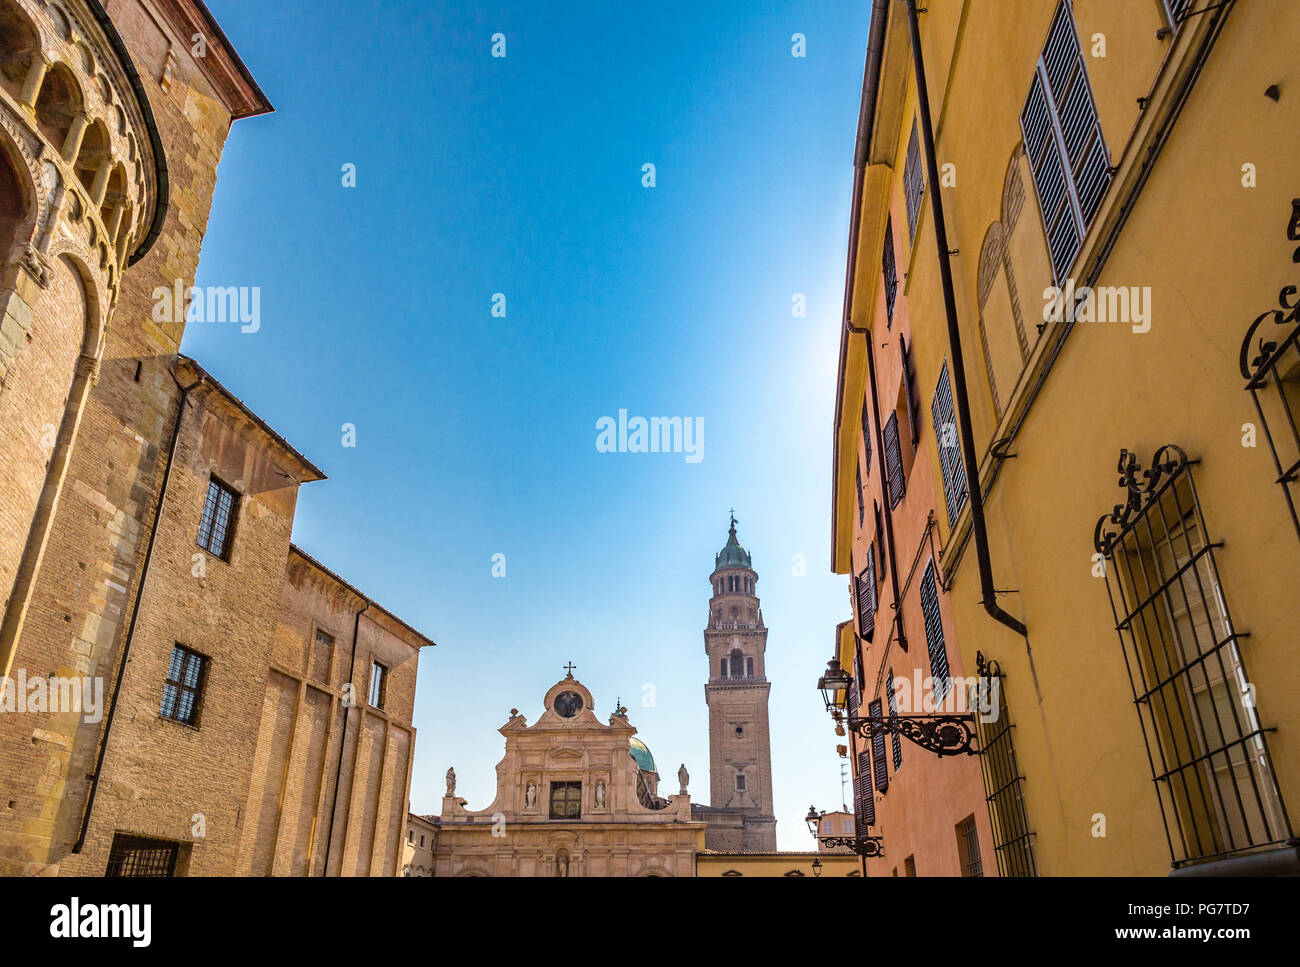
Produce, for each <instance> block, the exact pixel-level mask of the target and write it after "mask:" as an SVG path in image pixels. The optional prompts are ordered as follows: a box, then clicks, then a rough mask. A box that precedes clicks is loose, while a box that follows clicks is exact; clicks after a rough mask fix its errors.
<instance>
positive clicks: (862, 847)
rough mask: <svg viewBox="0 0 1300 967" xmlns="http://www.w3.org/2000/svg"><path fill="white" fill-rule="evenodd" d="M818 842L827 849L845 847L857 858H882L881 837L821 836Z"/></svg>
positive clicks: (882, 843) (882, 839) (882, 841)
mask: <svg viewBox="0 0 1300 967" xmlns="http://www.w3.org/2000/svg"><path fill="white" fill-rule="evenodd" d="M820 842H821V844H822V845H823V846H825V847H826V848H827V849H835V848H836V847H840V846H845V847H848V848H849V849H851V850H853V852H855V853H857V854H858V855H859V856H884V855H885V838H884V837H883V836H822V837H821V838H820Z"/></svg>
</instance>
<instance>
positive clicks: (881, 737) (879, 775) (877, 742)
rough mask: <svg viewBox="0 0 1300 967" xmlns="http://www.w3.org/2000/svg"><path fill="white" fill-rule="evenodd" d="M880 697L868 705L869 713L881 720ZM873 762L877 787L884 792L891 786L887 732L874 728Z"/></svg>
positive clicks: (872, 736)
mask: <svg viewBox="0 0 1300 967" xmlns="http://www.w3.org/2000/svg"><path fill="white" fill-rule="evenodd" d="M883 714H884V713H883V710H882V708H881V704H880V699H878V698H874V699H872V700H871V704H870V705H868V706H867V715H868V716H870V717H871V718H872V719H876V720H879V719H880V718H881V717H882V715H883ZM871 763H872V765H873V766H874V767H875V768H874V769H873V770H872V771H873V774H874V776H875V780H876V788H877V789H879V790H880V791H881V792H884V791H885V790H886V789H888V788H889V763H888V762H886V761H885V733H884V732H882V731H880V730H879V729H878V728H873V730H872V733H871Z"/></svg>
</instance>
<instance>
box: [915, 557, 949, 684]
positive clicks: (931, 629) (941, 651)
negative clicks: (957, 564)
mask: <svg viewBox="0 0 1300 967" xmlns="http://www.w3.org/2000/svg"><path fill="white" fill-rule="evenodd" d="M921 613H922V615H923V616H924V618H925V643H926V646H927V647H928V649H929V651H930V675H931V677H933V678H934V700H935V701H936V702H938V701H940V700H941V699H942V698H943V697H944V696H945V695H947V694H948V689H949V687H951V684H952V682H951V679H950V677H949V671H948V649H947V647H946V646H945V645H944V641H943V621H942V619H941V618H940V616H939V589H938V587H937V586H936V584H935V580H934V561H933V560H931V561H930V563H929V564H927V565H926V567H925V575H924V576H923V577H922V578H921Z"/></svg>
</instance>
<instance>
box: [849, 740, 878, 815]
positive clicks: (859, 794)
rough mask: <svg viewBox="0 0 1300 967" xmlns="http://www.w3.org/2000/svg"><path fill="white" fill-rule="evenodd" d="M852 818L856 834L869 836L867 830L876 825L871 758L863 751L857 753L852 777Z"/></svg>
mask: <svg viewBox="0 0 1300 967" xmlns="http://www.w3.org/2000/svg"><path fill="white" fill-rule="evenodd" d="M853 818H854V824H855V825H856V827H857V834H858V835H859V836H867V835H870V834H869V833H868V828H869V827H871V826H874V825H875V824H876V792H875V790H874V789H873V788H872V786H871V757H870V756H869V755H867V753H866V752H865V751H862V752H859V753H858V771H857V774H856V775H855V776H854V777H853Z"/></svg>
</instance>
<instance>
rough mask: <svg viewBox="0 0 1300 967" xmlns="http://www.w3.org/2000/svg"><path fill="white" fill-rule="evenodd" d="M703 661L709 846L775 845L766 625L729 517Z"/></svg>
mask: <svg viewBox="0 0 1300 967" xmlns="http://www.w3.org/2000/svg"><path fill="white" fill-rule="evenodd" d="M709 581H710V583H711V584H712V588H713V594H712V597H711V598H710V599H709V623H708V626H707V627H706V628H705V629H704V651H705V654H706V655H707V656H708V660H709V675H708V682H707V684H706V685H705V686H704V697H705V700H706V701H707V702H708V705H709V780H710V781H709V791H710V797H709V807H708V810H707V813H708V817H707V818H708V823H709V826H708V830H707V831H706V833H705V845H706V847H707V848H708V849H716V850H725V851H729V852H734V851H743V852H747V853H755V852H771V851H774V850H775V849H776V818H775V816H774V815H773V812H772V752H771V741H770V739H769V735H768V721H767V700H768V692H769V691H770V690H771V687H772V686H771V684H770V683H769V682H768V680H767V674H766V669H765V666H764V656H765V654H766V652H767V627H766V626H765V625H764V624H763V611H762V608H761V607H760V606H759V601H758V596H757V594H756V593H755V585H756V584H757V583H758V573H757V572H756V571H755V570H754V568H753V561H752V559H751V558H750V555H749V552H748V551H746V550H745V549H744V548H743V547H741V546H740V542H739V541H738V540H737V539H736V516H735V512H734V511H733V512H732V515H731V530H730V532H729V533H728V535H727V543H726V545H725V546H724V547H723V548H722V550H721V551H719V552H718V554H717V556H716V558H715V559H714V567H713V573H712V575H710V577H709Z"/></svg>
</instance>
